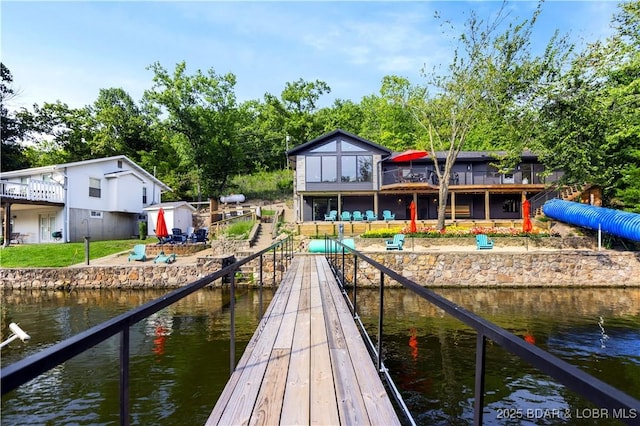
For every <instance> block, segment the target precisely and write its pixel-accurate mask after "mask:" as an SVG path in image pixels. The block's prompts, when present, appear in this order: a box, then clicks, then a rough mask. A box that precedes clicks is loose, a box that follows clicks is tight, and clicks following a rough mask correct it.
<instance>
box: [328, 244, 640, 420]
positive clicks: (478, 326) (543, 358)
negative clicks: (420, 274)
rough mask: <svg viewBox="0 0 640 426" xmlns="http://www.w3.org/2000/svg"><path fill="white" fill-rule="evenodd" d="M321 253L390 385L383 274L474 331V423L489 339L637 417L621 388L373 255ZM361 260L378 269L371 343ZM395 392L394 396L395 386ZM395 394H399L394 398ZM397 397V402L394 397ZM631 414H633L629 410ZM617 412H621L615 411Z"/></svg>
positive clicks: (635, 403) (637, 405) (340, 250)
mask: <svg viewBox="0 0 640 426" xmlns="http://www.w3.org/2000/svg"><path fill="white" fill-rule="evenodd" d="M326 242H327V244H326V249H325V253H327V254H326V257H327V260H328V262H329V264H330V265H331V269H332V271H333V273H334V275H335V277H336V279H337V281H338V284H339V285H340V286H341V289H342V292H343V295H344V297H345V299H346V300H347V303H348V304H349V305H350V308H351V311H352V314H353V317H354V319H355V320H356V322H357V323H358V325H359V327H360V328H361V330H362V331H363V334H364V335H365V336H367V338H366V339H365V343H367V345H368V346H369V350H370V351H371V353H372V354H373V356H374V357H375V358H376V360H377V364H378V371H379V372H380V374H382V375H383V376H385V377H387V379H388V381H390V386H392V388H393V389H394V390H395V385H393V381H392V380H391V378H390V376H389V373H388V371H387V369H386V368H385V366H384V360H383V357H382V354H383V346H384V329H383V323H384V321H383V318H384V291H385V277H388V278H390V279H393V280H395V281H397V282H398V283H399V284H401V285H402V286H403V287H404V288H406V289H408V290H410V291H411V292H413V293H415V294H416V295H418V296H420V297H422V298H423V299H425V300H427V301H428V302H429V303H431V304H433V305H435V306H437V307H439V308H440V309H442V310H444V311H445V312H446V313H448V314H449V315H452V316H453V317H454V318H456V319H458V320H460V321H462V322H463V323H465V324H466V325H468V326H469V327H471V328H473V329H474V330H475V331H476V332H477V338H476V356H475V360H476V364H475V394H474V424H475V425H481V424H482V417H483V409H484V381H485V362H486V343H487V339H490V340H491V341H493V342H494V343H496V344H497V345H499V346H501V347H503V348H504V349H506V350H507V351H509V352H511V353H512V354H514V355H516V356H517V357H519V358H520V359H522V360H524V361H525V362H528V363H529V364H531V365H532V366H534V367H536V368H537V369H539V370H540V371H542V372H543V373H545V374H548V375H549V376H551V377H552V378H554V379H555V380H557V381H558V382H559V383H561V384H563V385H565V386H566V387H567V388H569V389H571V390H573V391H575V392H576V393H577V394H579V395H581V396H583V397H584V398H586V399H588V400H589V401H591V402H592V403H594V404H596V405H597V406H599V407H601V408H603V409H607V410H609V411H608V412H609V413H626V414H628V415H629V416H628V417H627V418H621V420H623V421H625V422H627V423H628V424H638V423H637V422H638V418H637V417H638V416H640V401H639V400H637V399H635V398H633V397H631V396H630V395H627V394H626V393H624V392H622V391H620V390H618V389H616V388H614V387H613V386H611V385H609V384H607V383H605V382H603V381H602V380H599V379H597V378H595V377H593V376H591V375H589V374H587V373H585V372H584V371H582V370H580V369H579V368H577V367H576V366H574V365H571V364H569V363H568V362H566V361H563V360H561V359H559V358H557V357H556V356H554V355H552V354H550V353H549V352H546V351H544V350H542V349H540V348H539V347H537V346H535V345H531V344H530V343H527V342H526V341H525V340H523V339H522V338H520V337H518V336H516V335H515V334H513V333H510V332H508V331H507V330H505V329H503V328H501V327H499V326H497V325H496V324H493V323H492V322H490V321H488V320H486V319H484V318H482V317H480V316H478V315H476V314H474V313H473V312H470V311H468V310H466V309H464V308H462V307H460V306H458V305H456V304H455V303H453V302H451V301H450V300H448V299H446V298H444V297H442V296H440V295H438V294H437V293H435V292H433V291H431V290H429V289H427V288H425V287H423V286H421V285H419V284H417V283H416V282H415V281H412V280H410V279H408V278H405V277H403V276H402V275H400V274H398V273H397V272H395V271H393V270H391V269H389V268H387V267H386V266H384V265H382V264H380V263H378V262H376V261H375V260H373V259H371V258H369V257H367V256H365V255H363V254H362V253H360V252H359V251H357V250H354V249H352V248H349V247H348V246H346V245H344V244H342V243H341V242H340V241H338V240H334V239H331V238H326ZM347 262H353V263H352V265H349V266H348V267H349V268H352V270H353V274H352V276H351V277H347V275H346V273H345V270H346V269H347ZM362 262H366V263H367V264H369V265H371V266H372V267H373V268H375V269H377V270H378V271H379V272H380V300H379V308H378V330H377V344H376V345H374V344H373V342H372V341H371V339H370V338H369V337H368V333H367V331H366V330H365V327H364V324H363V323H362V321H360V317H359V315H358V304H357V289H358V285H357V277H358V268H359V266H358V265H359V263H362ZM347 286H349V287H351V288H352V300H351V299H349V296H348V292H347V289H346V287H347ZM395 392H396V393H397V397H400V395H399V393H398V392H397V390H395ZM400 399H401V397H400ZM399 402H400V401H399ZM632 414H635V416H634V415H632ZM621 417H623V416H621Z"/></svg>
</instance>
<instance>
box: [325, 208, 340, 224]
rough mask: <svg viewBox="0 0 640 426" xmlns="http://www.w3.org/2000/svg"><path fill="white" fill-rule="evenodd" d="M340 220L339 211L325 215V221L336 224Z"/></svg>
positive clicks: (332, 211)
mask: <svg viewBox="0 0 640 426" xmlns="http://www.w3.org/2000/svg"><path fill="white" fill-rule="evenodd" d="M336 219H338V210H331V211H330V212H329V214H325V215H324V220H326V221H331V222H335V221H336Z"/></svg>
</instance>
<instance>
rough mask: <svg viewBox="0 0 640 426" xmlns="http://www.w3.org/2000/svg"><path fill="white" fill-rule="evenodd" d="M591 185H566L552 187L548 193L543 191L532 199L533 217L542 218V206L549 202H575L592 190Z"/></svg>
mask: <svg viewBox="0 0 640 426" xmlns="http://www.w3.org/2000/svg"><path fill="white" fill-rule="evenodd" d="M591 186H592V185H591V184H588V183H582V184H573V185H564V186H561V187H558V186H552V187H550V188H549V189H547V190H546V191H543V192H541V193H539V194H537V195H535V196H534V197H531V200H530V202H531V210H532V212H533V216H534V217H535V216H542V215H543V212H542V206H543V205H544V203H545V202H547V201H548V200H551V199H554V198H559V199H561V200H565V201H574V200H575V199H576V198H578V197H580V195H581V194H582V193H583V192H584V191H586V190H587V189H589V188H591Z"/></svg>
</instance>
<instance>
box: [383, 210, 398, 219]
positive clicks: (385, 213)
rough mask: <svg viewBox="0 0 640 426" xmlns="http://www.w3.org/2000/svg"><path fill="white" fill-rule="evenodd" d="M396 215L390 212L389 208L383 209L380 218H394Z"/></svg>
mask: <svg viewBox="0 0 640 426" xmlns="http://www.w3.org/2000/svg"><path fill="white" fill-rule="evenodd" d="M395 218H396V215H395V214H393V213H391V210H383V211H382V219H384V220H394V219H395Z"/></svg>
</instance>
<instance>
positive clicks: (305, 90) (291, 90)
mask: <svg viewBox="0 0 640 426" xmlns="http://www.w3.org/2000/svg"><path fill="white" fill-rule="evenodd" d="M325 93H331V88H330V87H329V85H328V84H327V83H325V82H324V81H321V80H316V81H304V80H303V79H299V80H297V81H294V82H293V83H291V82H288V83H287V84H286V85H285V88H284V90H283V91H282V93H281V95H280V98H281V102H282V105H283V106H284V111H285V116H286V121H285V131H286V134H287V136H289V143H290V147H291V148H293V147H294V146H297V145H300V144H302V143H304V142H307V141H309V140H311V139H313V138H315V137H316V136H318V134H319V133H320V132H321V130H322V127H321V126H320V125H319V124H318V123H316V120H315V116H314V113H315V112H316V111H317V104H318V101H319V100H320V97H321V96H322V95H324V94H325Z"/></svg>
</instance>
